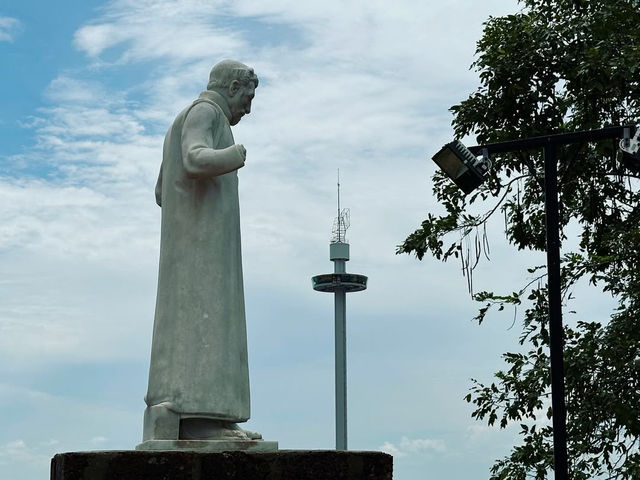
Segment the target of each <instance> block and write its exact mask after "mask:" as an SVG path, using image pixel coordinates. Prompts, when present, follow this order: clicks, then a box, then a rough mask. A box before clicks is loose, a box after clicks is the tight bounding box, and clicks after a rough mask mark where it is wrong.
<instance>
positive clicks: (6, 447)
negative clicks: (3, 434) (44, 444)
mask: <svg viewBox="0 0 640 480" xmlns="http://www.w3.org/2000/svg"><path fill="white" fill-rule="evenodd" d="M50 458H51V457H50V456H49V455H48V454H47V453H43V452H42V451H40V450H39V449H38V448H34V447H32V446H30V445H27V444H26V443H25V442H24V441H23V440H13V441H10V442H7V443H5V444H2V445H0V465H7V464H10V463H17V464H32V465H33V464H36V465H39V466H45V465H47V464H48V463H49V461H50Z"/></svg>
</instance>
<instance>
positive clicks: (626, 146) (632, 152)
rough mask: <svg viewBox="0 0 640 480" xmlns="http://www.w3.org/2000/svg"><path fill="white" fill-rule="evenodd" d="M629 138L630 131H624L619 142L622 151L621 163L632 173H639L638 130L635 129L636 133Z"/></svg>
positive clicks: (639, 132) (639, 130)
mask: <svg viewBox="0 0 640 480" xmlns="http://www.w3.org/2000/svg"><path fill="white" fill-rule="evenodd" d="M630 137H631V129H630V128H625V129H624V137H623V138H622V139H621V140H620V150H621V151H622V163H624V165H625V167H627V168H628V169H629V170H632V171H634V172H640V128H639V127H636V133H635V135H634V136H633V138H630Z"/></svg>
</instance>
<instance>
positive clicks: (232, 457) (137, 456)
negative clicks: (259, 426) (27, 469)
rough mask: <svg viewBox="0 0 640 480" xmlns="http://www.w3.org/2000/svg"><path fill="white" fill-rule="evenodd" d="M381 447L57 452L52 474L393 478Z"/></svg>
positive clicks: (85, 477)
mask: <svg viewBox="0 0 640 480" xmlns="http://www.w3.org/2000/svg"><path fill="white" fill-rule="evenodd" d="M392 472H393V458H392V457H391V456H390V455H387V454H386V453H381V452H351V451H333V450H280V451H278V452H237V451H229V452H198V451H135V450H125V451H118V450H115V451H104V452H70V453H60V454H57V455H56V456H55V457H53V459H52V461H51V480H392Z"/></svg>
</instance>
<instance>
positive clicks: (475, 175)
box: [432, 140, 489, 194]
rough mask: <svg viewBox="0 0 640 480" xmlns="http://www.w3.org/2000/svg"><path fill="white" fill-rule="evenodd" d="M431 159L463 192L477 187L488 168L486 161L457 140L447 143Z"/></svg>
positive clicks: (469, 191)
mask: <svg viewBox="0 0 640 480" xmlns="http://www.w3.org/2000/svg"><path fill="white" fill-rule="evenodd" d="M432 160H433V161H434V162H436V164H437V165H438V166H439V167H440V169H441V170H442V171H443V172H444V173H445V174H446V175H447V176H448V177H449V178H450V179H451V180H453V181H454V183H455V184H456V185H457V186H458V188H460V190H462V191H463V192H464V193H465V194H469V193H471V192H472V191H474V190H475V189H476V188H478V187H479V186H480V185H481V184H482V182H484V179H485V176H486V174H487V171H488V170H489V168H488V165H487V163H486V162H485V161H484V160H483V159H478V158H477V157H476V156H475V155H474V154H473V153H471V152H470V151H469V149H467V147H465V146H464V145H463V144H462V142H460V141H459V140H454V141H453V142H451V143H447V144H446V145H445V146H444V147H442V148H441V149H440V151H439V152H438V153H436V154H435V155H434V156H433V158H432Z"/></svg>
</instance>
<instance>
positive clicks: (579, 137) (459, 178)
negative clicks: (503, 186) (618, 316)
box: [433, 126, 640, 480]
mask: <svg viewBox="0 0 640 480" xmlns="http://www.w3.org/2000/svg"><path fill="white" fill-rule="evenodd" d="M633 130H635V135H634V138H633V139H631V138H630V137H631V133H632V131H633ZM639 134H640V129H635V127H632V126H616V127H609V128H602V129H599V130H589V131H583V132H572V133H562V134H555V135H547V136H542V137H533V138H524V139H520V140H513V141H507V142H500V143H492V144H487V145H478V146H475V147H469V148H465V147H464V146H463V145H462V144H461V143H460V142H458V141H454V142H451V143H450V144H447V145H445V146H444V147H443V148H442V149H441V150H440V151H439V152H438V153H437V154H436V155H434V157H433V160H434V161H435V162H436V163H437V164H438V165H439V166H440V168H441V169H442V170H443V171H444V172H445V173H446V174H447V175H448V176H449V177H450V178H451V179H452V180H453V181H454V182H455V183H456V185H458V187H459V188H460V189H461V190H463V191H464V192H465V193H470V192H471V191H473V190H474V189H475V188H476V187H477V186H479V185H480V184H481V183H482V182H483V181H484V179H485V176H486V174H487V172H488V170H489V166H488V165H489V164H488V161H487V158H488V156H489V155H490V154H492V153H506V152H516V151H521V150H529V149H535V148H540V147H542V149H543V154H544V204H545V220H546V223H545V230H546V250H547V278H548V303H549V350H550V358H551V406H552V413H553V417H552V422H553V462H554V472H555V479H556V480H568V478H569V477H568V462H567V411H566V404H565V392H564V355H563V346H564V338H563V337H564V333H563V329H562V290H561V279H560V221H559V215H560V214H559V205H558V160H557V151H558V146H560V145H567V144H570V143H578V142H593V141H598V140H604V139H612V138H624V139H625V141H624V142H626V143H623V144H621V149H622V150H623V152H625V155H633V156H634V161H638V162H640V160H638V158H637V156H638V151H637V147H636V145H638V136H639ZM630 145H631V146H633V149H635V150H633V151H630V148H631V147H630ZM469 153H470V154H471V155H469ZM479 155H483V157H485V159H484V161H481V160H478V159H477V158H476V157H477V156H479Z"/></svg>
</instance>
